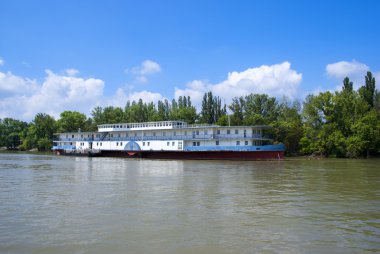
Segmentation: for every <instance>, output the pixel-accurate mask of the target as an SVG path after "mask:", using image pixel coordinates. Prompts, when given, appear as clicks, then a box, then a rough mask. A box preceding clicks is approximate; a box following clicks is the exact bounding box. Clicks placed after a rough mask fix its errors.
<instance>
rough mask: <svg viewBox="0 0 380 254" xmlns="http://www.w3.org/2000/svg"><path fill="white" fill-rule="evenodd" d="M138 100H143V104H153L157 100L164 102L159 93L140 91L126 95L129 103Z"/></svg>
mask: <svg viewBox="0 0 380 254" xmlns="http://www.w3.org/2000/svg"><path fill="white" fill-rule="evenodd" d="M139 99H143V101H144V102H146V103H148V102H154V103H157V102H158V101H159V100H164V99H165V98H164V97H163V96H162V95H161V94H160V93H153V92H149V91H145V90H144V91H140V92H133V93H130V94H128V97H127V100H129V101H138V100H139Z"/></svg>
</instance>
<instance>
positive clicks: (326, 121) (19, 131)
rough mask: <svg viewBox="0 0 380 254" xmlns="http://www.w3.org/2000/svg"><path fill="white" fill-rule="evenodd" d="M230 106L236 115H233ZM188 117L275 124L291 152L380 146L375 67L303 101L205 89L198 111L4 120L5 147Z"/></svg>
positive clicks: (168, 105)
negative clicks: (359, 81) (227, 95)
mask: <svg viewBox="0 0 380 254" xmlns="http://www.w3.org/2000/svg"><path fill="white" fill-rule="evenodd" d="M227 109H229V112H230V114H229V115H227ZM166 120H183V121H186V122H187V123H209V124H213V123H215V124H218V125H222V126H226V125H269V126H271V127H272V128H271V129H270V130H269V132H270V134H271V135H272V137H273V139H274V141H275V142H281V143H284V144H285V146H286V148H287V154H288V155H318V156H330V157H366V156H369V155H371V154H372V155H378V154H379V151H380V121H379V120H380V93H379V91H378V90H376V88H375V78H374V77H373V76H372V73H371V72H368V73H367V75H366V76H365V84H364V85H363V86H362V87H360V88H359V89H358V90H357V91H355V90H354V89H353V83H352V82H351V81H350V80H349V78H348V77H346V78H345V79H344V80H343V85H342V89H341V91H338V92H335V93H332V92H322V93H319V94H317V95H309V96H307V97H306V99H305V100H304V101H303V102H302V103H301V102H299V101H297V100H295V101H291V100H289V99H287V98H282V99H280V100H279V99H276V98H274V97H270V96H268V95H266V94H249V95H247V96H241V97H235V98H233V99H232V102H231V103H230V104H229V105H226V104H224V103H222V99H221V98H220V97H219V96H214V95H213V94H212V92H207V93H205V94H204V97H203V100H202V106H201V111H200V112H199V113H197V110H196V108H195V107H194V106H193V105H192V102H191V98H190V97H189V96H183V97H182V96H180V97H179V98H178V99H173V100H172V101H168V100H163V101H158V103H157V104H155V103H153V102H150V103H146V102H144V101H143V100H142V99H140V100H138V101H132V102H130V101H128V102H127V103H126V106H125V107H124V108H121V107H112V106H109V107H105V108H102V107H96V108H94V109H93V110H92V112H91V116H90V117H89V118H87V117H86V115H84V114H82V113H80V112H76V111H64V112H62V113H61V114H60V118H59V119H58V120H55V119H54V118H53V117H52V116H50V115H47V114H43V113H38V114H37V115H36V116H35V118H34V119H33V121H32V122H30V123H26V122H22V121H19V120H16V119H11V118H4V119H0V146H1V147H7V148H8V149H23V150H29V149H32V148H36V149H38V150H48V149H50V147H51V146H52V139H53V134H54V133H56V132H72V131H78V130H81V131H95V130H96V129H97V125H99V124H105V123H120V122H148V121H166Z"/></svg>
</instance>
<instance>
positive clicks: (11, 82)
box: [0, 70, 104, 121]
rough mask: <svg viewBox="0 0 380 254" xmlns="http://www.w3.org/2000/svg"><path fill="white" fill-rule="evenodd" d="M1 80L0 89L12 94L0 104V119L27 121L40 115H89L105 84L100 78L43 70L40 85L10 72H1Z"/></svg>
mask: <svg viewBox="0 0 380 254" xmlns="http://www.w3.org/2000/svg"><path fill="white" fill-rule="evenodd" d="M1 77H3V78H2V79H1ZM0 80H1V81H0V87H1V88H3V89H7V91H8V92H10V93H11V94H10V95H9V96H7V97H5V98H3V99H2V100H1V101H0V118H4V117H12V118H16V119H21V120H27V121H29V120H31V119H33V117H34V116H35V114H37V113H39V112H42V113H47V114H50V115H52V116H54V117H56V118H57V117H58V116H59V114H60V113H61V112H63V111H64V110H76V111H79V112H83V113H85V114H88V113H89V112H90V110H91V109H92V108H93V107H94V106H96V104H97V102H98V101H99V100H100V98H101V96H102V95H103V88H104V81H102V80H100V79H94V78H89V79H84V78H79V77H73V76H68V75H59V74H56V73H53V72H52V71H50V70H46V77H45V80H44V81H43V82H42V84H38V83H37V82H36V81H35V80H30V79H26V78H22V77H19V76H15V75H13V74H11V73H10V72H8V73H2V72H0ZM3 81H4V82H6V83H4V82H3ZM26 87H32V88H33V89H27V88H26ZM16 88H17V89H16Z"/></svg>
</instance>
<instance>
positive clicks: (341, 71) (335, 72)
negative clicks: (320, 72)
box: [326, 60, 369, 79]
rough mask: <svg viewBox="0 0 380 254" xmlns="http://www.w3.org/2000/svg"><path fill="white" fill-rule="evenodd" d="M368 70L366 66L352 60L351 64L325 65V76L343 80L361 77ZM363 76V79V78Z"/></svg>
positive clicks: (341, 62) (342, 62) (345, 62)
mask: <svg viewBox="0 0 380 254" xmlns="http://www.w3.org/2000/svg"><path fill="white" fill-rule="evenodd" d="M368 70H369V67H368V66H367V65H366V64H363V63H360V62H357V61H355V60H352V61H351V62H347V61H340V62H336V63H332V64H328V65H326V73H327V75H329V76H331V77H334V78H338V79H343V78H345V77H350V76H356V75H358V74H360V75H362V74H364V75H365V73H366V72H367V71H368ZM364 75H363V77H364Z"/></svg>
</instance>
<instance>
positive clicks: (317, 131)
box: [300, 72, 380, 157]
mask: <svg viewBox="0 0 380 254" xmlns="http://www.w3.org/2000/svg"><path fill="white" fill-rule="evenodd" d="M365 81H366V85H365V86H362V87H361V88H360V89H359V90H358V91H354V90H353V89H352V87H353V84H352V82H350V81H349V79H348V78H345V79H344V80H343V87H342V91H341V92H336V93H335V94H332V93H330V92H325V93H320V94H318V95H309V96H308V97H307V98H306V100H305V102H304V110H303V119H304V134H303V137H302V138H301V140H300V151H301V152H302V153H304V154H313V153H315V154H321V155H325V156H335V157H358V156H367V157H368V156H369V155H370V154H378V153H379V148H380V127H379V124H380V121H379V120H380V117H379V116H380V114H379V110H378V101H377V100H378V91H377V90H375V79H374V78H373V77H372V74H371V73H370V72H368V73H367V75H366V77H365Z"/></svg>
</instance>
